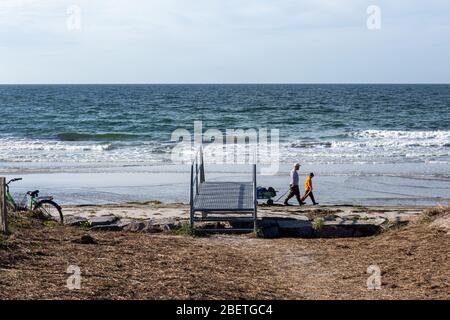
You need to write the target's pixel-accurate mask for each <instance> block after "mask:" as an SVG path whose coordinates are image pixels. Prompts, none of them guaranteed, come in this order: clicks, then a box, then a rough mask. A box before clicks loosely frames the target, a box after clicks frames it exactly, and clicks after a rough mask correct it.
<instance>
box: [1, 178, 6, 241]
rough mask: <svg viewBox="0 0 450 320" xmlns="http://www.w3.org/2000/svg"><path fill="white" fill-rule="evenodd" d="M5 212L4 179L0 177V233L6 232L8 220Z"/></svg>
mask: <svg viewBox="0 0 450 320" xmlns="http://www.w3.org/2000/svg"><path fill="white" fill-rule="evenodd" d="M7 219H8V218H7V212H6V179H5V178H4V177H0V232H1V233H4V234H6V233H7V232H8V220H7Z"/></svg>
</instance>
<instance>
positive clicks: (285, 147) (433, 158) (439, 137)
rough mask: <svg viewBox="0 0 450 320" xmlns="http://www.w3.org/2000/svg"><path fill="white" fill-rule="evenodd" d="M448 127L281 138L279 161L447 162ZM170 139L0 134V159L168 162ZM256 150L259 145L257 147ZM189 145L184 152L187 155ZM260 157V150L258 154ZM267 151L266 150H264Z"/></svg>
mask: <svg viewBox="0 0 450 320" xmlns="http://www.w3.org/2000/svg"><path fill="white" fill-rule="evenodd" d="M449 145H450V131H390V130H362V131H355V132H350V133H348V134H347V138H344V139H336V140H332V139H331V140H329V141H305V140H297V141H294V142H282V143H280V150H279V152H280V153H279V161H280V162H293V161H298V160H301V161H303V162H316V163H352V162H358V163H374V162H375V163H395V162H402V161H405V160H407V161H408V162H439V163H450V148H449ZM174 146H175V144H174V143H168V142H158V141H142V142H134V143H107V142H102V143H99V142H88V141H58V140H48V139H47V140H45V139H27V138H19V139H18V138H0V160H1V161H4V162H59V163H64V162H71V163H74V162H97V163H98V162H105V163H111V162H137V163H149V164H152V163H154V164H158V163H168V162H170V160H171V152H172V150H173V147H174ZM206 150H207V152H210V153H211V154H214V153H216V154H217V153H218V152H219V151H220V152H223V155H224V156H225V155H226V154H227V152H228V155H232V156H234V155H239V156H241V157H242V156H243V155H244V156H246V159H251V156H252V152H253V151H254V149H252V148H251V147H248V146H247V145H242V144H241V145H236V146H235V147H234V148H227V149H225V150H224V149H223V148H222V146H221V145H217V144H211V145H208V146H207V147H206ZM259 150H261V149H259ZM191 155H192V151H190V152H187V153H186V157H185V161H189V157H190V156H191ZM259 156H260V161H261V162H268V161H267V160H270V159H264V156H265V154H264V153H263V152H261V153H260V154H259ZM269 157H270V154H269Z"/></svg>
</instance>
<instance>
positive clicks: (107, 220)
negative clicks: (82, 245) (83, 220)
mask: <svg viewBox="0 0 450 320" xmlns="http://www.w3.org/2000/svg"><path fill="white" fill-rule="evenodd" d="M118 219H119V218H118V217H116V216H113V215H110V216H101V217H93V218H90V219H89V223H90V225H91V227H96V226H102V225H111V224H113V223H114V222H116V221H117V220H118Z"/></svg>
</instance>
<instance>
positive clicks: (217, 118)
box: [0, 85, 450, 299]
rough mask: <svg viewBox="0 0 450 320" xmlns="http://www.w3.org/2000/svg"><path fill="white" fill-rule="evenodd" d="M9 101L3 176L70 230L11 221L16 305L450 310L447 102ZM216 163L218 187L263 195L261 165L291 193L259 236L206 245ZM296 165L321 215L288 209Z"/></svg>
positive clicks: (9, 272)
mask: <svg viewBox="0 0 450 320" xmlns="http://www.w3.org/2000/svg"><path fill="white" fill-rule="evenodd" d="M0 98H1V100H0V101H1V103H2V107H4V115H3V117H4V121H3V122H1V123H0V176H5V177H6V178H7V180H9V179H12V178H16V177H21V178H23V180H21V181H17V182H14V183H12V184H11V185H10V189H11V192H12V194H13V196H14V197H15V199H16V200H17V201H18V202H20V201H21V200H22V199H24V200H25V201H26V198H24V195H25V194H26V192H27V191H30V190H36V189H39V190H40V195H41V196H49V195H50V196H53V197H54V201H55V202H56V203H58V204H59V205H61V206H62V210H63V214H64V222H65V224H64V225H59V224H58V223H56V222H55V221H48V220H42V217H35V216H33V212H28V213H24V214H22V213H19V214H15V213H12V214H10V218H11V219H10V228H11V233H10V234H9V235H7V236H2V238H1V239H0V240H1V241H0V289H1V290H0V298H2V299H36V298H39V299H347V298H348V299H449V292H450V290H449V287H448V284H449V278H450V275H449V270H450V268H449V265H448V263H449V259H448V257H449V252H448V248H449V247H450V246H449V236H448V234H449V232H448V212H447V211H448V209H445V208H447V206H448V204H449V203H450V171H449V164H450V126H449V124H450V121H449V120H450V112H449V108H448V101H450V100H449V99H450V86H448V85H58V86H52V85H27V86H14V85H12V86H0ZM18 114H33V115H35V118H34V121H33V122H32V123H30V122H28V121H27V120H26V119H24V118H22V117H17V115H18ZM199 127H200V128H199ZM238 131H239V132H243V133H244V134H243V138H242V136H238V135H237V134H236V132H238ZM180 132H181V133H182V134H180ZM252 132H253V133H255V135H254V136H256V140H252V143H250V140H251V139H250V138H252V137H254V136H252V134H251V133H252ZM267 133H270V134H269V136H267V135H266V134H267ZM247 138H248V139H247ZM247 140H248V141H247ZM230 141H231V143H230ZM269 141H270V143H269V144H270V146H271V147H272V146H275V148H274V152H271V153H265V152H263V151H262V150H264V147H266V146H267V144H268V142H269ZM221 142H223V143H221ZM182 143H186V144H187V146H188V148H187V149H186V150H187V152H186V153H185V154H182V157H181V158H176V157H174V155H177V154H178V153H177V152H178V150H179V149H178V147H179V146H181V145H182ZM230 145H231V146H230ZM200 146H202V148H204V152H205V157H204V168H205V174H206V181H208V182H224V181H225V182H249V181H252V164H253V163H255V164H256V168H257V169H256V186H260V187H266V188H268V187H273V188H274V189H275V190H276V191H277V195H276V196H275V197H273V200H274V201H275V203H274V205H270V206H269V205H266V201H267V199H265V200H262V199H261V200H259V205H258V207H257V211H258V221H257V225H256V230H255V231H256V232H254V233H248V234H242V235H241V234H228V231H229V230H225V228H228V227H230V225H232V224H233V223H235V224H236V223H237V224H239V221H237V222H236V221H231V222H228V223H229V224H230V225H227V224H226V223H223V224H221V223H218V222H217V223H215V222H210V223H208V222H204V223H203V222H201V223H200V225H198V224H197V227H196V228H191V227H190V225H189V210H190V208H189V199H190V183H191V168H192V169H194V167H191V163H192V160H193V154H195V152H196V150H198V148H199V147H200ZM271 150H272V149H271ZM222 151H224V153H223V157H222V158H220V157H216V156H215V155H217V154H219V155H222V154H221V153H220V152H222ZM252 151H254V152H252ZM252 156H253V158H252ZM230 159H231V160H232V161H222V160H230ZM297 162H299V163H300V164H301V167H300V170H299V177H300V181H299V185H300V191H301V192H303V184H304V181H305V178H306V176H307V175H309V174H310V173H311V172H313V173H314V179H313V185H314V195H315V199H316V200H317V201H318V202H319V203H320V205H318V206H312V205H311V203H310V202H309V201H310V200H307V205H305V206H301V207H300V206H297V205H296V202H295V201H294V199H292V200H291V204H294V205H293V206H289V207H285V206H283V205H282V202H283V200H284V198H283V196H284V194H285V193H286V191H288V188H289V182H290V172H291V170H292V167H293V164H294V163H297ZM268 167H270V168H272V169H273V170H271V171H270V172H268V171H267V170H265V169H267V168H268ZM219 196H220V195H219ZM430 208H438V209H430ZM442 208H444V209H442ZM430 210H431V211H430ZM433 210H434V211H433ZM441 210H444V211H445V210H447V211H445V212H441ZM427 212H428V213H429V212H439V213H438V214H436V215H432V216H429V214H428V213H427ZM424 214H425V216H426V218H427V219H424ZM208 224H209V225H208ZM212 224H213V225H212ZM208 227H212V228H213V229H214V228H216V229H219V231H221V232H219V233H218V234H209V233H208V232H206V231H205V228H208ZM244 227H246V228H247V229H248V225H245V226H244ZM252 230H253V226H252ZM69 267H75V268H78V269H79V270H80V272H81V277H82V280H81V287H80V289H76V290H70V289H69V288H67V287H66V285H67V283H66V281H67V279H68V277H69V276H70V272H69V274H68V271H67V270H68V268H69ZM78 269H76V270H78ZM377 270H379V275H380V276H381V279H382V280H381V288H378V289H377V288H375V289H374V288H369V287H368V284H367V283H368V282H367V281H368V278H369V277H370V276H371V275H372V274H373V272H374V271H377Z"/></svg>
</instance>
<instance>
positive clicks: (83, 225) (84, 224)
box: [80, 221, 91, 229]
mask: <svg viewBox="0 0 450 320" xmlns="http://www.w3.org/2000/svg"><path fill="white" fill-rule="evenodd" d="M90 226H91V223H90V222H89V221H81V222H80V228H83V229H88V228H89V227H90Z"/></svg>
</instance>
